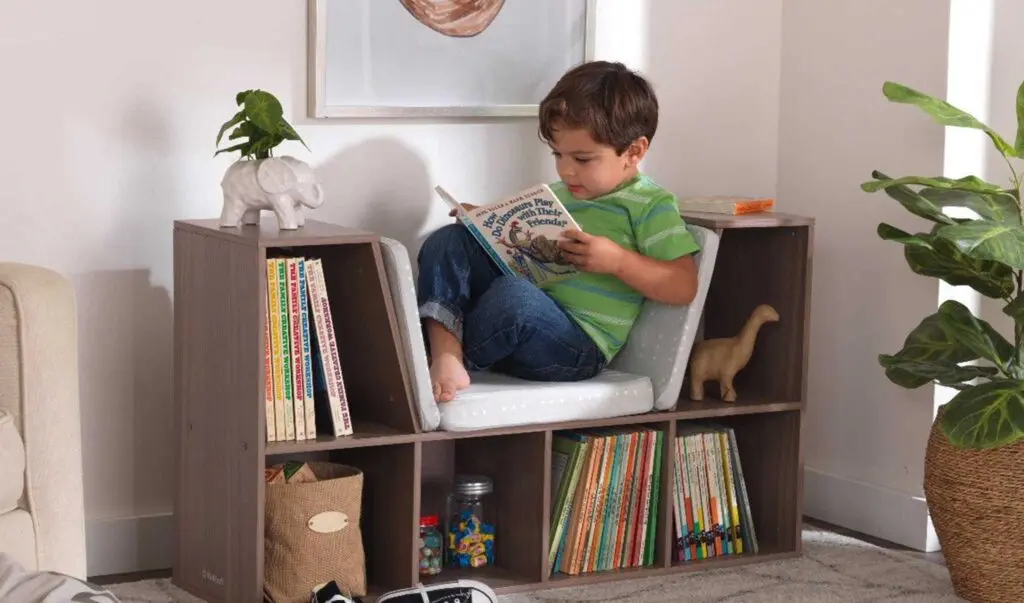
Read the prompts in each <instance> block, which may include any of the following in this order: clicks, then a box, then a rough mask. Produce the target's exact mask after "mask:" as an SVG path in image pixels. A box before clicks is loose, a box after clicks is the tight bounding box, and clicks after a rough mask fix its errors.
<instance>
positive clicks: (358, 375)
mask: <svg viewBox="0 0 1024 603" xmlns="http://www.w3.org/2000/svg"><path fill="white" fill-rule="evenodd" d="M684 217H685V219H686V220H687V221H688V222H689V223H692V224H699V225H702V226H705V227H707V228H711V229H713V230H715V231H717V232H718V233H719V234H720V235H721V243H720V248H719V252H718V259H717V262H716V264H715V268H714V275H713V278H712V280H711V285H710V288H709V291H708V297H707V302H706V305H705V309H704V312H703V327H702V330H703V337H705V338H710V337H719V336H732V335H734V334H736V333H737V332H738V331H739V329H740V327H741V326H742V325H743V323H744V321H745V320H746V319H747V316H748V315H749V313H750V311H751V310H752V309H753V308H754V307H755V306H756V305H758V304H760V303H768V304H771V305H772V306H773V307H775V309H776V310H777V311H778V313H779V316H780V321H779V322H778V323H773V324H771V325H766V326H765V327H764V328H763V329H762V330H761V332H760V334H759V335H758V339H757V344H756V346H755V350H754V353H753V355H752V357H751V359H750V362H749V363H748V365H747V367H746V368H745V369H744V370H743V371H742V372H741V373H740V374H739V375H738V376H737V378H736V379H735V386H736V389H737V392H738V397H739V399H738V401H737V402H734V403H727V402H722V401H719V400H717V399H715V396H716V395H717V393H718V392H717V389H716V388H715V386H714V385H709V386H708V388H707V389H706V394H707V395H708V397H707V398H706V399H705V400H704V401H701V402H694V401H691V400H689V397H688V392H689V384H688V383H684V384H683V389H682V392H681V396H680V401H679V404H678V405H677V407H676V409H674V410H672V411H664V412H652V413H648V414H644V415H639V416H635V415H634V416H627V417H619V418H612V419H602V420H595V421H582V422H574V423H563V424H557V425H555V424H552V425H526V426H517V427H509V428H502V429H492V430H486V431H479V432H445V431H430V432H425V431H423V430H422V429H421V427H420V425H419V420H418V416H419V415H418V412H417V411H416V409H415V406H414V402H413V398H412V394H411V392H412V382H411V375H412V372H411V367H409V366H407V365H406V362H405V358H404V355H403V354H402V350H401V345H402V344H401V337H400V333H399V332H398V326H397V325H398V321H397V320H396V316H395V308H394V305H393V302H392V299H391V296H390V293H389V290H388V287H387V280H386V276H385V274H384V266H383V260H382V255H381V249H380V240H379V237H378V235H376V234H374V233H370V232H363V231H359V230H355V229H350V228H345V227H341V226H336V225H332V224H326V223H322V222H317V221H313V220H307V221H306V224H305V226H304V227H302V228H300V229H298V230H295V231H280V230H278V228H277V225H276V221H275V220H273V219H272V218H268V219H265V220H264V222H263V223H262V224H260V225H252V226H245V227H242V228H237V229H222V228H219V227H218V225H217V221H216V220H179V221H176V222H175V223H174V238H173V241H174V302H175V303H174V341H175V345H174V400H175V421H176V425H175V429H176V434H177V435H176V446H177V449H176V456H175V458H176V475H175V482H176V483H175V492H176V497H175V513H174V515H175V538H176V542H175V545H176V546H175V557H174V567H173V578H172V580H173V582H174V584H176V585H177V586H179V587H181V588H183V589H185V590H187V591H189V592H190V593H192V594H194V595H195V596H197V597H200V598H203V599H205V600H207V601H209V602H211V603H221V602H225V603H226V602H232V603H236V602H253V603H256V602H258V601H261V600H262V577H263V569H264V560H263V550H264V548H263V546H264V545H263V527H264V523H263V522H264V520H263V512H264V488H265V484H264V471H263V470H264V468H265V467H266V466H268V465H270V464H275V463H279V462H283V461H287V460H292V459H304V460H311V459H317V460H329V461H333V462H340V463H345V464H349V465H353V466H355V467H357V468H359V469H360V470H361V471H363V473H364V476H365V478H364V479H365V483H364V492H363V507H364V508H363V520H362V525H361V530H362V533H363V542H364V547H365V549H366V571H367V583H368V584H369V588H370V591H371V592H370V595H369V596H368V597H367V599H368V600H372V599H373V595H375V594H380V593H382V592H385V591H387V590H392V589H397V588H404V587H408V586H412V585H414V584H416V583H417V582H420V581H423V582H428V583H429V582H431V581H435V582H437V581H447V580H454V579H459V578H473V579H478V580H481V581H484V582H486V583H488V584H489V585H491V586H492V587H493V588H495V589H496V590H497V591H498V592H500V593H510V592H522V591H529V590H534V589H540V588H553V587H563V586H573V585H580V584H589V583H595V582H601V581H607V580H621V579H628V578H639V577H647V576H652V575H659V574H668V573H673V572H680V571H694V570H702V569H710V568H721V567H728V566H733V565H738V564H746V563H758V562H763V561H770V560H776V559H780V558H784V557H789V556H794V555H798V554H799V553H800V551H801V540H800V532H801V517H802V511H803V506H802V489H803V454H802V450H803V449H802V445H801V425H802V423H803V413H804V410H805V407H806V384H807V374H806V372H807V370H806V367H807V356H808V339H809V337H808V335H809V334H808V324H809V323H808V315H809V311H810V296H809V292H810V281H811V249H812V241H813V221H812V220H811V219H809V218H805V217H801V216H793V215H787V214H781V213H765V214H755V215H749V216H722V215H714V214H696V213H688V214H685V215H684ZM291 255H302V256H305V257H317V258H321V259H322V260H323V270H324V276H325V281H326V285H327V289H328V293H329V295H330V298H331V315H332V318H333V321H334V325H335V333H336V339H337V342H338V346H339V354H340V358H341V363H342V366H343V369H344V379H345V386H346V388H347V392H348V400H349V405H350V409H351V413H352V419H353V425H354V432H355V433H354V434H353V435H350V436H342V437H337V438H335V437H333V436H325V435H320V436H318V437H317V438H316V439H313V440H303V441H288V442H272V443H267V442H266V441H265V424H264V423H265V420H266V419H265V407H264V392H263V387H264V379H263V377H264V375H263V366H264V364H263V357H264V356H263V321H264V316H265V312H266V303H267V302H266V299H267V294H266V293H267V292H266V286H267V283H266V280H267V278H266V269H265V266H266V264H265V260H266V259H267V258H268V257H283V256H291ZM699 419H714V420H715V421H717V422H718V423H721V424H724V425H727V426H729V427H732V428H733V430H734V431H735V434H736V439H737V443H738V448H739V453H740V458H741V463H742V465H743V473H744V476H745V481H746V486H747V491H748V496H749V499H750V505H751V511H752V517H753V521H754V524H755V526H756V531H757V536H758V540H759V543H760V549H759V552H758V553H757V554H751V553H743V554H741V555H735V556H729V557H718V558H712V559H707V560H700V561H688V562H678V561H676V560H675V558H674V555H673V551H672V544H673V539H674V535H673V534H674V528H673V514H672V502H671V501H672V499H671V496H672V490H671V484H672V475H673V474H672V471H673V468H672V462H673V461H672V459H673V457H674V455H672V454H669V448H668V447H669V446H673V445H674V442H675V435H676V432H677V428H678V426H679V425H680V424H682V423H684V422H687V421H694V420H699ZM606 426H645V427H650V428H654V429H658V430H660V431H662V432H663V436H664V437H663V440H662V442H663V446H664V447H665V448H664V454H663V458H664V460H665V462H663V463H662V464H661V469H660V475H659V478H660V480H661V487H660V492H659V504H658V507H657V512H658V522H657V526H658V527H657V530H658V531H657V534H656V538H655V555H654V564H653V566H652V567H644V568H637V569H623V570H612V571H605V572H597V573H591V574H583V575H578V576H567V575H563V574H555V575H548V572H547V569H546V568H547V557H548V550H547V549H548V542H549V524H550V501H551V497H552V496H553V495H554V493H553V492H552V491H551V490H552V487H551V459H552V452H551V444H552V438H553V434H554V433H555V432H557V431H559V430H565V429H586V428H592V427H606ZM462 472H473V473H483V474H486V475H489V476H490V477H491V478H492V479H493V482H494V493H493V494H492V502H493V508H494V511H493V513H492V517H493V518H494V519H493V520H494V524H495V526H496V537H495V564H494V565H492V566H487V567H484V568H479V569H465V570H447V569H446V570H444V571H443V572H442V573H441V574H440V575H439V576H435V577H421V576H419V574H418V571H417V561H418V542H419V538H418V533H419V528H418V526H419V517H420V515H421V514H428V513H432V512H433V513H436V512H438V511H439V510H440V508H441V505H442V504H443V492H442V491H441V490H440V489H439V484H443V483H444V481H445V479H447V478H450V477H451V476H452V475H454V474H455V473H462Z"/></svg>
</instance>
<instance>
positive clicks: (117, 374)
mask: <svg viewBox="0 0 1024 603" xmlns="http://www.w3.org/2000/svg"><path fill="white" fill-rule="evenodd" d="M602 3H603V4H602V10H601V13H600V14H599V20H600V22H599V33H602V32H603V34H604V37H603V39H602V41H599V44H598V52H599V54H600V55H601V56H602V58H624V59H627V60H630V62H631V63H635V64H636V66H637V67H640V68H642V69H644V70H646V71H649V72H650V73H651V76H652V78H653V80H654V84H655V86H656V87H657V89H658V92H659V94H660V96H661V101H662V106H663V111H662V121H661V129H660V131H659V133H658V136H657V139H656V141H655V145H654V147H653V148H652V153H651V155H650V159H649V162H648V167H649V170H650V172H651V174H652V175H653V176H654V177H655V178H657V179H659V180H661V181H662V182H663V183H664V184H665V185H666V186H670V187H673V188H675V189H676V190H677V191H678V192H681V193H700V192H707V191H713V190H724V189H728V190H735V191H736V192H744V191H749V192H750V193H752V194H753V193H756V194H771V193H772V192H774V187H775V165H776V147H777V131H776V127H777V120H776V119H775V117H774V116H775V115H776V113H777V109H778V87H777V84H776V82H777V73H778V70H779V62H778V56H779V43H780V37H779V35H780V34H779V30H780V26H781V10H782V8H781V6H782V1H781V0H770V1H767V2H758V3H756V4H757V7H756V8H754V9H751V8H750V6H749V4H750V3H748V2H745V1H743V0H729V1H727V2H716V3H711V2H706V1H703V0H686V1H680V0H645V1H644V2H636V1H635V0H602ZM305 4H306V3H305V2H302V1H301V0H290V1H288V2H281V1H280V0H245V1H243V0H220V1H218V2H212V3H211V2H201V1H199V0H182V1H180V2H175V3H162V4H161V3H148V2H133V1H130V0H102V1H99V2H88V3H64V4H62V6H61V9H60V10H59V11H50V10H49V9H45V8H44V7H43V5H42V4H40V3H31V2H20V3H4V4H3V5H2V7H0V51H2V52H0V74H3V90H4V92H3V94H2V95H0V109H2V113H3V115H5V116H7V120H6V126H5V137H6V140H7V142H8V143H7V144H6V145H4V146H3V147H0V181H2V182H3V183H4V186H3V187H0V208H2V213H0V259H2V260H4V261H23V262H32V263H36V264H42V265H45V266H48V267H50V268H54V269H56V270H58V271H60V272H62V273H64V274H66V275H67V276H69V277H70V278H71V279H72V280H73V282H74V284H75V288H76V292H77V295H78V304H79V306H78V308H79V315H80V318H79V320H80V343H79V351H80V354H81V359H80V362H81V396H82V400H81V402H82V423H83V424H82V429H83V438H84V442H83V445H84V455H85V458H84V465H85V487H86V492H85V495H86V501H85V503H86V518H87V521H88V536H89V551H90V558H89V574H90V575H97V574H107V573H115V572H124V571H133V570H141V569H148V568H161V567H168V566H169V563H170V544H171V543H170V522H169V517H170V515H169V514H170V513H171V511H172V481H171V476H172V451H173V444H172V442H173V440H172V434H171V424H172V409H171V405H172V400H171V370H172V360H171V350H172V327H171V323H172V308H173V306H172V303H173V295H172V291H171V285H172V278H171V274H172V273H171V268H172V265H171V221H172V220H174V219H178V218H195V217H215V216H217V215H218V214H219V211H220V200H219V197H218V182H219V179H220V176H221V175H222V174H223V171H224V169H225V168H226V167H227V166H228V164H229V163H230V162H231V158H230V157H225V156H221V157H218V158H216V159H214V158H213V157H212V154H213V151H214V139H215V135H216V132H217V129H218V127H219V126H220V124H221V123H222V122H223V121H224V120H226V119H227V118H228V117H230V116H231V115H232V114H233V112H234V110H235V106H234V100H233V99H234V94H235V93H236V92H237V91H239V90H243V89H247V88H252V87H260V88H263V89H266V90H269V91H271V92H273V93H275V94H276V95H277V96H278V98H280V99H281V101H282V103H283V104H284V106H285V110H286V115H287V116H288V118H289V119H290V120H292V123H293V124H295V125H296V127H297V129H298V130H299V132H300V133H301V135H302V136H303V137H304V138H305V140H306V141H307V144H308V145H309V146H310V148H311V149H312V153H307V152H306V151H305V150H304V149H302V148H301V146H298V145H293V146H292V147H290V148H288V149H287V152H289V153H293V154H295V155H296V156H299V157H302V158H304V159H307V160H308V161H310V162H311V163H313V164H314V165H316V166H317V169H318V171H319V173H320V174H321V175H322V177H323V179H324V182H325V186H326V190H327V202H326V204H325V208H323V209H322V210H321V211H319V212H318V214H317V215H316V216H315V217H317V218H320V219H324V220H328V221H336V222H339V223H345V224H350V225H355V226H359V227H364V228H371V229H374V230H376V231H378V232H381V233H382V234H386V235H388V236H392V237H396V238H398V239H400V240H402V241H403V242H405V243H406V244H408V245H409V246H410V247H412V249H413V251H415V249H416V248H418V244H419V240H420V238H421V237H422V235H423V234H424V233H425V232H428V231H429V230H431V229H433V228H434V227H436V226H438V225H440V224H442V223H445V222H447V221H448V218H447V217H446V211H445V210H444V208H443V207H442V204H441V203H440V202H439V201H436V200H435V199H434V198H433V197H432V195H431V188H432V187H433V185H434V184H436V183H443V184H444V185H445V186H446V187H448V188H449V189H450V190H452V191H453V192H455V193H456V194H458V195H459V196H460V197H462V198H465V199H466V200H467V201H473V200H486V199H493V198H495V197H496V196H499V195H501V194H504V193H507V192H508V191H510V190H517V187H523V186H527V185H529V184H532V183H533V182H535V181H536V180H537V179H539V178H542V177H543V178H550V177H552V175H553V171H552V170H551V165H550V160H549V155H548V152H547V150H546V149H544V148H542V147H541V146H540V143H539V142H538V141H537V138H536V124H535V122H534V121H533V120H513V121H480V120H477V121H472V122H468V121H457V120H456V121H449V122H401V123H399V122H384V121H381V122H376V123H373V122H364V123H336V122H335V123H313V122H311V121H310V120H308V119H306V118H305V117H304V107H305V103H306V97H305V89H306V88H305V86H306V81H305V73H306V70H305V36H306V32H305V16H306V15H305ZM646 23H649V24H650V27H651V28H652V31H653V32H654V35H653V36H651V37H649V38H645V37H643V36H640V35H639V33H638V28H639V26H640V25H641V24H646ZM647 39H649V40H651V42H650V44H649V45H647V44H646V43H645V42H644V41H645V40H647ZM723 40H728V46H729V51H728V52H727V53H723V52H721V49H722V48H723ZM737 146H739V147H740V148H741V149H742V151H741V152H740V153H737V152H736V148H737Z"/></svg>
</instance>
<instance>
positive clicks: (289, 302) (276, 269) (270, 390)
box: [263, 257, 352, 442]
mask: <svg viewBox="0 0 1024 603" xmlns="http://www.w3.org/2000/svg"><path fill="white" fill-rule="evenodd" d="M266 307H267V313H266V316H265V317H264V321H263V324H264V329H263V350H264V354H263V372H264V376H265V378H264V398H265V402H266V425H267V429H266V438H267V441H268V442H284V441H292V440H309V439H315V438H316V436H317V433H318V431H322V432H325V433H329V434H331V435H334V436H343V435H351V434H352V419H351V415H350V413H349V407H348V398H347V397H346V395H345V383H344V379H343V377H342V370H341V361H340V359H339V357H338V344H337V340H336V339H335V333H334V324H333V321H332V318H331V303H330V299H329V298H328V295H327V285H326V283H325V281H324V271H323V264H322V261H321V260H320V259H313V258H304V257H280V258H268V259H267V304H266ZM318 424H319V429H318Z"/></svg>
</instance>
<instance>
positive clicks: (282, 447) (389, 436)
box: [264, 420, 419, 456]
mask: <svg viewBox="0 0 1024 603" xmlns="http://www.w3.org/2000/svg"><path fill="white" fill-rule="evenodd" d="M352 430H353V431H354V432H355V433H353V434H352V435H350V436H341V437H334V436H330V435H320V436H317V438H316V439H315V440H301V441H288V442H267V445H266V451H265V453H264V454H266V456H276V455H282V454H301V453H304V452H322V451H325V450H344V449H346V448H363V447H367V446H390V445H394V444H409V443H411V442H415V441H416V440H417V439H419V438H418V437H417V435H416V434H414V433H403V432H402V431H400V430H398V429H395V428H393V427H388V426H387V425H381V424H380V423H374V422H371V421H360V420H355V421H353V422H352Z"/></svg>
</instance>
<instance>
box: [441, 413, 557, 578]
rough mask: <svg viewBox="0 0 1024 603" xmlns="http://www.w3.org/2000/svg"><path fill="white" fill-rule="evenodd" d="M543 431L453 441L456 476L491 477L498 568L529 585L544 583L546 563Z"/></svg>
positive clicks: (546, 454) (545, 451)
mask: <svg viewBox="0 0 1024 603" xmlns="http://www.w3.org/2000/svg"><path fill="white" fill-rule="evenodd" d="M546 443H547V437H546V433H545V432H537V433H526V434H519V435H512V436H502V437H494V438H473V439H466V440H458V441H456V442H455V473H456V474H459V473H475V474H483V475H486V476H489V477H490V478H491V479H492V480H493V482H494V493H493V494H491V496H490V501H489V502H490V505H491V508H492V509H493V511H489V510H487V508H486V507H485V512H487V513H489V514H490V515H491V517H493V518H494V519H493V522H494V524H495V528H494V530H495V536H494V559H495V565H497V566H498V567H501V568H504V569H505V570H507V571H510V572H512V573H514V574H515V575H517V576H519V577H520V578H522V579H523V580H525V581H527V582H540V581H541V576H542V575H543V574H544V565H545V564H544V562H543V560H542V559H541V557H540V554H541V552H542V551H543V550H544V515H545V513H544V505H545V503H546V501H545V499H544V476H545V475H547V471H546V470H545V467H544V460H545V458H548V455H549V452H548V451H547V450H545V444H546Z"/></svg>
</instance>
